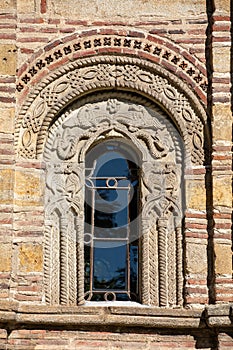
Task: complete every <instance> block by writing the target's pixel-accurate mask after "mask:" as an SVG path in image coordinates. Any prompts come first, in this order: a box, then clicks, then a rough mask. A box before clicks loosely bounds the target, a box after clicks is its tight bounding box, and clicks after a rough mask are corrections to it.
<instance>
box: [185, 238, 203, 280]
mask: <svg viewBox="0 0 233 350" xmlns="http://www.w3.org/2000/svg"><path fill="white" fill-rule="evenodd" d="M186 256H187V273H192V274H206V273H207V249H206V245H204V244H200V243H187V250H186Z"/></svg>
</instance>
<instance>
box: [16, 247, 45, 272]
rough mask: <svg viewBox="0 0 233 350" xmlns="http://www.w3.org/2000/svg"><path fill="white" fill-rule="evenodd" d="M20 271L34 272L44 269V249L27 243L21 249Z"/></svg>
mask: <svg viewBox="0 0 233 350" xmlns="http://www.w3.org/2000/svg"><path fill="white" fill-rule="evenodd" d="M19 263H20V266H19V268H20V271H24V272H33V271H42V269H43V248H42V245H40V244H33V243H25V244H22V245H21V246H20V249H19Z"/></svg>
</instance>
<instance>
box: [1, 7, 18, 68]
mask: <svg viewBox="0 0 233 350" xmlns="http://www.w3.org/2000/svg"><path fill="white" fill-rule="evenodd" d="M1 6H2V4H1ZM16 59H17V52H16V47H15V46H14V45H10V44H0V63H1V64H0V74H2V75H15V74H16Z"/></svg>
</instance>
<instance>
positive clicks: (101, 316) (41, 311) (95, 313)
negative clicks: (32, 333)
mask: <svg viewBox="0 0 233 350" xmlns="http://www.w3.org/2000/svg"><path fill="white" fill-rule="evenodd" d="M94 304H98V305H94ZM105 304H106V305H105ZM105 304H104V305H99V303H93V302H88V303H86V304H85V305H83V306H74V307H67V306H48V305H29V304H21V303H18V302H8V301H0V326H3V327H11V328H14V327H15V328H17V327H29V328H33V327H40V326H42V325H43V327H44V328H48V329H49V328H51V327H54V328H56V327H61V326H62V327H63V329H71V328H74V327H75V328H76V327H79V328H80V329H84V328H88V329H90V327H96V326H97V327H98V328H101V326H102V327H104V329H107V328H108V327H109V328H110V329H112V328H114V327H117V329H118V328H119V327H121V328H127V327H128V328H129V327H130V328H134V327H143V328H151V329H153V328H154V329H155V328H156V329H159V328H167V329H169V328H173V329H200V328H205V327H206V326H207V325H208V327H210V328H215V327H218V328H221V327H232V322H233V311H232V308H233V305H231V304H219V305H211V306H206V307H204V306H203V308H202V309H197V310H187V309H183V308H179V309H178V308H177V309H168V308H167V309H166V308H156V307H151V306H145V305H141V304H138V303H134V302H132V303H130V305H128V303H127V305H126V304H123V302H121V303H116V302H108V303H105Z"/></svg>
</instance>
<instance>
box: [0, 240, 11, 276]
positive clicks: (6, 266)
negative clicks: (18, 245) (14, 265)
mask: <svg viewBox="0 0 233 350" xmlns="http://www.w3.org/2000/svg"><path fill="white" fill-rule="evenodd" d="M0 271H1V272H9V271H11V244H10V243H1V244H0Z"/></svg>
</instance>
